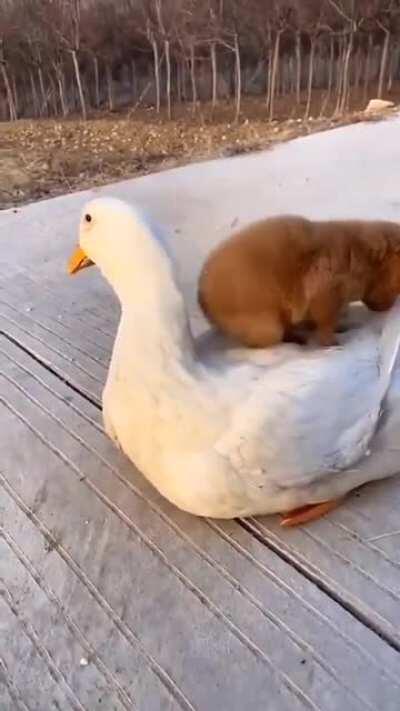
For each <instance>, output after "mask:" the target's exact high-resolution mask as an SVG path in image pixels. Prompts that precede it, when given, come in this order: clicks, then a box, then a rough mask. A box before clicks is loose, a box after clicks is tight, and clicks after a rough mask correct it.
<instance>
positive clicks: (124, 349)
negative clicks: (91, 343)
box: [107, 244, 195, 381]
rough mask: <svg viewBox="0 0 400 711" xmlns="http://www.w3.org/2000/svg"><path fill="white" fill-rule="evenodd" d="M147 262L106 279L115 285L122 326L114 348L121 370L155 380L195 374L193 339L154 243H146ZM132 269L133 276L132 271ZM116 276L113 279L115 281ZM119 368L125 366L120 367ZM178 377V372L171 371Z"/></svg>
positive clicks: (178, 295) (163, 258)
mask: <svg viewBox="0 0 400 711" xmlns="http://www.w3.org/2000/svg"><path fill="white" fill-rule="evenodd" d="M150 247H151V248H152V249H151V250H149V251H150V254H149V255H148V257H149V259H148V264H147V268H146V265H143V268H142V269H141V270H140V269H137V270H136V269H135V270H132V269H129V265H128V268H127V269H126V270H125V271H124V272H123V273H121V270H120V272H119V273H118V275H113V274H109V275H107V276H108V277H109V279H110V281H112V282H113V283H114V284H116V285H117V287H116V288H115V291H116V292H117V296H118V297H119V299H120V302H121V310H122V314H121V323H120V328H119V333H118V336H117V340H116V344H115V354H116V355H117V354H118V361H119V367H125V368H126V369H127V370H128V369H129V370H130V372H131V374H132V375H133V372H132V371H135V374H136V375H137V376H138V377H143V378H146V376H147V375H148V377H151V378H153V379H154V381H157V379H159V378H160V377H163V376H164V375H165V374H166V372H167V373H168V374H169V375H170V376H171V375H172V372H173V371H179V372H180V375H181V376H182V374H183V372H187V373H188V374H189V373H193V371H194V368H195V356H194V346H193V337H192V334H191V330H190V326H189V321H188V317H187V313H186V308H185V304H184V301H183V298H182V295H181V293H180V291H179V289H178V287H177V285H176V281H175V275H174V272H173V267H172V264H171V262H170V260H169V259H168V257H167V256H166V254H165V253H164V252H163V250H162V249H161V248H160V246H159V245H158V244H154V245H150ZM132 271H134V272H135V273H132ZM114 277H115V278H114ZM122 364H123V365H122ZM175 374H176V373H175Z"/></svg>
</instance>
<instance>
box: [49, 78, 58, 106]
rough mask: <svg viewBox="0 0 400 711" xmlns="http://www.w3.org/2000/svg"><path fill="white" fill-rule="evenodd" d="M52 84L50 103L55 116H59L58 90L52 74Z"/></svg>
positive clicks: (50, 80)
mask: <svg viewBox="0 0 400 711" xmlns="http://www.w3.org/2000/svg"><path fill="white" fill-rule="evenodd" d="M48 77H49V84H50V96H49V103H50V107H51V109H52V112H53V116H58V105H57V89H56V85H55V84H54V80H53V77H52V75H51V74H49V75H48Z"/></svg>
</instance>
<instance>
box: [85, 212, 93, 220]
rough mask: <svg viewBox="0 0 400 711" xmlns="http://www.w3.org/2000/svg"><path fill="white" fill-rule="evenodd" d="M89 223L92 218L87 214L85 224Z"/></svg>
mask: <svg viewBox="0 0 400 711" xmlns="http://www.w3.org/2000/svg"><path fill="white" fill-rule="evenodd" d="M91 221H92V216H91V215H89V213H88V214H87V215H85V222H91Z"/></svg>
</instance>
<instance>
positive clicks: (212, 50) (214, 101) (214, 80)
mask: <svg viewBox="0 0 400 711" xmlns="http://www.w3.org/2000/svg"><path fill="white" fill-rule="evenodd" d="M210 58H211V71H212V99H211V105H212V108H213V109H215V107H216V105H217V102H218V97H217V77H218V74H217V50H216V46H215V42H211V45H210Z"/></svg>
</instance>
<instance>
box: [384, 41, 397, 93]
mask: <svg viewBox="0 0 400 711" xmlns="http://www.w3.org/2000/svg"><path fill="white" fill-rule="evenodd" d="M398 61H399V56H398V52H397V46H394V47H393V46H392V51H391V56H390V63H389V75H388V81H387V87H386V91H387V92H388V93H389V94H390V92H391V91H392V88H393V82H394V78H395V73H396V67H397V66H398Z"/></svg>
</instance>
